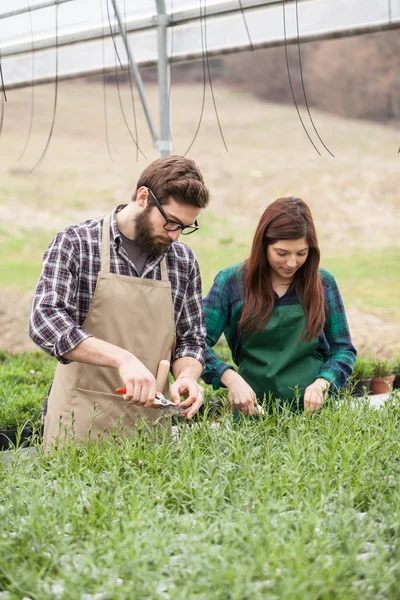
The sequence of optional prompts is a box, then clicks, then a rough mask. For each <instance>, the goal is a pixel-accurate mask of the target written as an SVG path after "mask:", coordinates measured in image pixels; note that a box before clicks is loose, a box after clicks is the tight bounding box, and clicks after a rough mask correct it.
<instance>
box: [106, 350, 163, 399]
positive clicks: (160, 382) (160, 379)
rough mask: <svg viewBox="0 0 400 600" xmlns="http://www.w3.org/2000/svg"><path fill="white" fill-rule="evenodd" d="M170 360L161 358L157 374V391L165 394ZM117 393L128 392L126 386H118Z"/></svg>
mask: <svg viewBox="0 0 400 600" xmlns="http://www.w3.org/2000/svg"><path fill="white" fill-rule="evenodd" d="M169 364H170V363H169V360H165V359H163V360H160V362H159V363H158V369H157V376H156V392H160V393H161V394H164V390H165V387H166V385H167V381H168V373H169ZM115 391H116V393H117V394H126V388H117V389H116V390H115Z"/></svg>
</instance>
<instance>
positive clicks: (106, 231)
mask: <svg viewBox="0 0 400 600" xmlns="http://www.w3.org/2000/svg"><path fill="white" fill-rule="evenodd" d="M111 215H112V213H109V214H108V215H106V216H105V217H104V220H103V233H102V236H101V267H100V271H102V272H103V273H109V272H110V220H111Z"/></svg>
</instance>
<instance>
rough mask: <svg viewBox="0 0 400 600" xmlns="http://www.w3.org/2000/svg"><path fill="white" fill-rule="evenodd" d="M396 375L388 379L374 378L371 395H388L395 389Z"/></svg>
mask: <svg viewBox="0 0 400 600" xmlns="http://www.w3.org/2000/svg"><path fill="white" fill-rule="evenodd" d="M395 377H396V376H395V375H387V376H386V377H373V378H372V381H371V394H387V393H388V392H391V391H392V389H393V382H394V380H395Z"/></svg>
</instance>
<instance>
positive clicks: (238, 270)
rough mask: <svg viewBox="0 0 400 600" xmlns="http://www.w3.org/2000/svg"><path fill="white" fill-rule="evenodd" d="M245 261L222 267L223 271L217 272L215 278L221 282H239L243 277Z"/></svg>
mask: <svg viewBox="0 0 400 600" xmlns="http://www.w3.org/2000/svg"><path fill="white" fill-rule="evenodd" d="M243 264H244V263H243V261H242V262H239V263H235V264H234V265H230V266H229V267H226V268H225V269H222V270H221V271H219V273H217V275H216V277H215V279H216V281H219V282H220V283H227V284H228V283H231V282H234V281H235V282H237V281H240V279H241V277H242V268H243Z"/></svg>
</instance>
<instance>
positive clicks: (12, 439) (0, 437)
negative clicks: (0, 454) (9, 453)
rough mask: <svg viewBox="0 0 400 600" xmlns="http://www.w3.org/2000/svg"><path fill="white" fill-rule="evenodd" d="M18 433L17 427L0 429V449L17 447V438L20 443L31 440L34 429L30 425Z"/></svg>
mask: <svg viewBox="0 0 400 600" xmlns="http://www.w3.org/2000/svg"><path fill="white" fill-rule="evenodd" d="M17 434H18V430H17V429H0V451H2V450H10V449H11V448H15V447H16V446H17V438H18V445H21V444H23V443H24V442H27V441H28V440H30V438H31V437H32V429H31V428H30V427H25V428H24V429H23V430H22V431H21V432H20V435H19V436H18V435H17Z"/></svg>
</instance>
